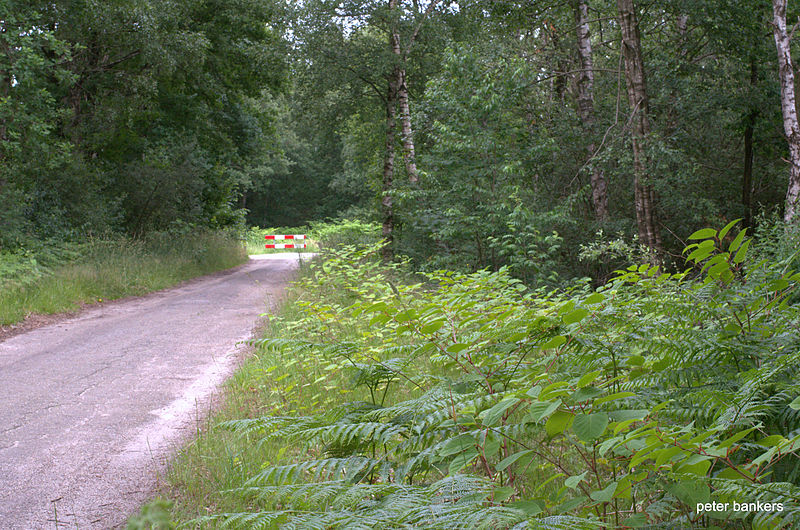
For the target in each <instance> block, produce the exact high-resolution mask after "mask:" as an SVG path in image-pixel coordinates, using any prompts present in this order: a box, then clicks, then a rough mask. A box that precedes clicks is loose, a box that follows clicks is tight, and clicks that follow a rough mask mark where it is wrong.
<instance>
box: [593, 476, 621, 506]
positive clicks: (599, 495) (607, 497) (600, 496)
mask: <svg viewBox="0 0 800 530" xmlns="http://www.w3.org/2000/svg"><path fill="white" fill-rule="evenodd" d="M616 490H617V482H616V481H613V482H611V483H610V484H609V485H608V486H606V487H605V488H603V489H601V490H595V491H593V492H591V493H590V494H589V497H591V498H592V500H593V501H595V502H610V501H611V499H613V498H614V492H615V491H616Z"/></svg>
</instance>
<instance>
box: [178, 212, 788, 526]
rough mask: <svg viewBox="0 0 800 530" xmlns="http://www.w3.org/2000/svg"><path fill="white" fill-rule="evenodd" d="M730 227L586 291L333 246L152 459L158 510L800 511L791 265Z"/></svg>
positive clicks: (599, 515) (327, 515) (234, 514)
mask: <svg viewBox="0 0 800 530" xmlns="http://www.w3.org/2000/svg"><path fill="white" fill-rule="evenodd" d="M733 226H734V223H731V224H730V225H728V226H726V227H725V228H724V229H722V230H720V231H716V230H712V229H704V230H700V231H698V232H696V233H695V234H693V235H692V241H693V243H692V244H691V245H690V246H689V247H688V248H687V251H686V256H687V264H688V265H689V266H690V269H688V270H687V272H684V273H678V274H674V273H665V272H664V271H662V270H660V269H659V268H658V267H655V266H652V265H641V266H631V267H629V268H628V269H627V270H623V271H618V273H617V275H616V276H615V277H614V278H613V279H612V280H611V281H610V282H609V283H608V284H606V285H605V286H603V287H601V288H599V289H597V290H593V289H591V288H590V287H589V286H588V285H586V284H576V285H574V286H573V287H572V288H570V289H566V290H562V291H551V292H547V291H536V290H531V289H529V288H526V287H525V286H524V285H523V284H522V283H521V282H520V281H518V280H515V279H514V278H512V277H511V276H510V274H509V273H508V271H507V270H505V269H503V270H500V271H499V272H494V273H492V272H486V271H482V272H478V273H475V274H461V273H453V272H447V271H440V272H436V273H430V274H426V275H425V276H423V277H414V278H415V279H409V278H410V276H408V275H407V271H405V272H404V270H403V267H404V266H403V265H402V264H401V265H392V266H385V265H381V264H380V262H379V261H378V259H377V254H378V253H379V248H378V247H371V248H366V249H355V248H351V249H345V250H340V251H339V252H338V253H337V255H336V256H334V257H330V256H329V257H328V258H327V259H326V260H324V261H322V262H321V263H318V264H315V265H314V268H313V269H311V271H310V273H309V274H308V275H307V276H306V277H305V278H304V279H303V280H301V281H300V282H299V283H298V284H297V286H296V287H295V289H296V290H295V297H296V298H295V300H294V302H293V303H292V304H291V305H290V306H288V309H286V310H285V311H286V312H285V313H283V314H282V315H281V316H280V317H279V318H273V320H272V323H271V325H270V332H269V338H264V339H262V340H259V341H257V342H256V347H257V354H256V356H255V357H254V359H253V360H252V361H251V362H249V363H248V364H247V368H246V369H245V370H243V371H242V372H241V373H240V374H239V375H238V376H237V378H236V380H235V381H234V383H232V385H233V386H232V388H233V389H234V391H233V392H231V396H232V397H231V398H230V403H232V404H233V405H230V404H229V407H228V409H227V412H226V413H225V414H224V415H223V416H220V417H218V418H217V419H216V421H215V422H214V425H215V427H214V428H213V429H211V432H209V433H208V434H207V435H206V436H203V437H201V438H199V439H198V441H196V442H195V443H194V444H192V445H191V446H190V447H189V448H187V449H186V450H185V451H184V455H183V456H182V457H181V459H180V460H179V461H178V463H177V464H176V465H175V466H174V467H173V469H172V471H171V475H170V476H171V483H172V485H173V487H174V488H175V490H176V491H177V501H176V505H175V506H176V507H175V508H174V512H173V517H174V518H176V519H178V520H181V521H183V524H184V525H185V526H188V527H211V528H216V527H220V528H274V527H282V528H338V527H342V528H344V527H346V528H609V527H613V528H640V527H648V528H788V527H792V528H796V527H798V526H800V466H799V465H798V464H799V463H800V462H798V458H797V454H796V451H797V449H798V445H800V397H799V396H800V379H799V378H798V375H800V374H798V371H800V368H799V367H800V347H799V346H800V326H798V311H797V307H796V306H795V305H794V304H792V303H790V301H791V300H792V296H794V294H795V292H796V287H797V283H798V280H800V274H798V273H796V272H794V271H792V270H791V269H790V267H789V265H790V263H789V262H787V261H781V260H775V259H773V260H771V261H770V260H757V259H754V257H753V256H752V254H753V253H752V252H751V249H750V246H751V240H750V239H748V238H747V236H746V233H745V232H744V231H742V232H739V233H738V235H736V236H735V237H734V236H733V234H731V233H730V232H731V229H732V227H733ZM708 503H718V505H715V506H716V507H714V508H711V507H710V506H709V504H708ZM742 503H753V505H752V506H750V505H749V504H748V505H747V507H746V509H741V507H740V508H739V509H737V508H736V507H737V505H740V504H742ZM707 506H709V507H707Z"/></svg>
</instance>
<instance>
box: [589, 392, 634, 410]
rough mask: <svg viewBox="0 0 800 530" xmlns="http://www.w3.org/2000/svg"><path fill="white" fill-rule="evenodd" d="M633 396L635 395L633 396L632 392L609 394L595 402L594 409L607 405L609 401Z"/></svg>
mask: <svg viewBox="0 0 800 530" xmlns="http://www.w3.org/2000/svg"><path fill="white" fill-rule="evenodd" d="M635 395H636V394H634V393H633V392H617V393H616V394H610V395H608V396H605V397H601V398H599V399H597V400H595V402H594V406H595V407H599V406H600V405H602V404H604V403H608V402H610V401H616V400H618V399H624V398H629V397H633V396H635Z"/></svg>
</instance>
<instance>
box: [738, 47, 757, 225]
mask: <svg viewBox="0 0 800 530" xmlns="http://www.w3.org/2000/svg"><path fill="white" fill-rule="evenodd" d="M757 82H758V67H757V65H756V61H755V59H750V87H751V88H755V85H756V83H757ZM757 117H758V108H757V107H756V106H753V107H751V108H750V112H749V113H748V114H747V121H746V122H745V126H744V172H743V174H742V209H743V210H744V215H743V216H742V226H744V228H750V227H752V226H753V129H754V128H755V124H756V118H757Z"/></svg>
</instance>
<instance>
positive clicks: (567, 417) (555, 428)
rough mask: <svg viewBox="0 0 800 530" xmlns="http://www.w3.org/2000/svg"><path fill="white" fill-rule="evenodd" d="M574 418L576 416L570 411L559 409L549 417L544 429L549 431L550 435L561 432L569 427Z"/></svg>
mask: <svg viewBox="0 0 800 530" xmlns="http://www.w3.org/2000/svg"><path fill="white" fill-rule="evenodd" d="M574 418H575V417H574V416H573V415H572V414H570V413H569V412H566V411H563V410H557V411H556V412H555V413H554V414H553V415H552V416H550V417H549V418H548V419H547V423H545V424H544V430H545V431H546V432H547V434H548V436H555V435H557V434H561V433H563V432H564V431H566V430H567V429H569V426H570V424H571V423H572V421H573V419H574Z"/></svg>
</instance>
